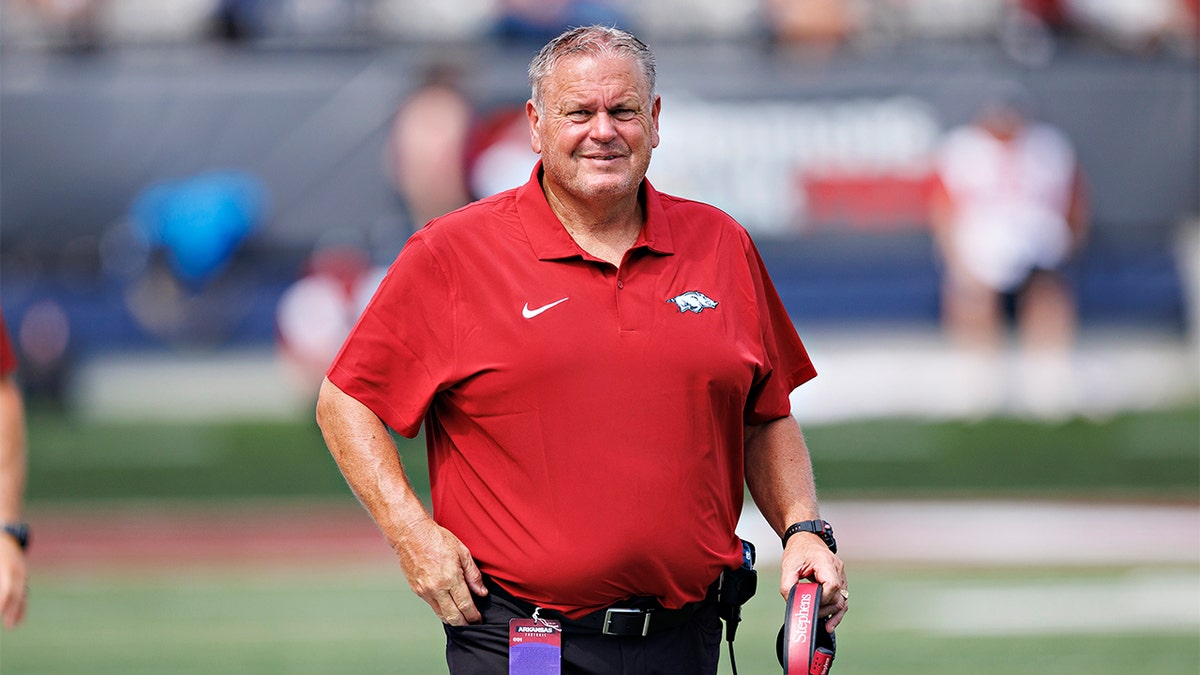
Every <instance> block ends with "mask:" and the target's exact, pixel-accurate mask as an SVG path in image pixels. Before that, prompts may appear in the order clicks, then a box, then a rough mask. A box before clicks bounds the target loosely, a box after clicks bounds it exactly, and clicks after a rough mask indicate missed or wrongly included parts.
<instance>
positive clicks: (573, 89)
mask: <svg viewBox="0 0 1200 675" xmlns="http://www.w3.org/2000/svg"><path fill="white" fill-rule="evenodd" d="M542 101H543V110H542V111H541V112H539V111H538V110H537V108H536V107H535V106H534V105H533V102H532V101H530V102H529V103H527V104H526V114H527V115H528V116H529V127H530V137H531V143H532V146H533V150H534V152H537V153H539V154H540V155H541V156H542V167H543V170H544V171H545V186H546V188H547V189H548V190H550V191H551V192H552V193H553V194H554V195H555V196H556V197H558V198H559V199H570V200H575V201H582V202H590V203H593V204H598V203H604V202H611V201H614V200H620V199H622V198H631V197H632V198H636V195H637V190H638V187H639V186H640V185H641V182H642V178H644V177H645V175H646V169H647V168H648V167H649V166H650V153H651V150H652V149H653V148H655V147H657V146H658V112H659V109H660V107H661V101H660V99H659V98H658V97H657V96H655V97H654V99H653V101H651V100H650V92H649V91H648V85H647V84H646V83H645V81H644V78H643V76H642V73H641V71H640V70H639V69H638V67H637V63H636V62H635V61H634V60H633V59H631V58H623V57H619V56H607V55H605V56H592V55H586V56H572V57H566V58H564V59H562V60H561V61H559V62H558V63H557V65H556V66H555V67H554V69H553V70H552V71H551V72H550V74H549V75H548V76H547V77H546V80H545V81H544V82H543V83H542Z"/></svg>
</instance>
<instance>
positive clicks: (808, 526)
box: [783, 519, 837, 553]
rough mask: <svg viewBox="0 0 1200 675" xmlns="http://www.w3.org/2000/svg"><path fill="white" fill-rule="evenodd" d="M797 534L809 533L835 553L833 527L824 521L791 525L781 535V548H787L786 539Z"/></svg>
mask: <svg viewBox="0 0 1200 675" xmlns="http://www.w3.org/2000/svg"><path fill="white" fill-rule="evenodd" d="M799 532H809V533H811V534H815V535H817V536H818V537H820V538H821V539H822V540H823V541H824V542H825V545H826V546H828V547H829V550H830V551H833V552H834V553H837V540H836V539H834V538H833V526H832V525H830V524H829V523H827V522H825V521H824V520H819V519H817V520H802V521H800V522H798V523H792V524H791V525H789V526H788V528H787V530H785V531H784V533H783V546H784V548H787V543H788V539H791V538H792V535H794V534H797V533H799Z"/></svg>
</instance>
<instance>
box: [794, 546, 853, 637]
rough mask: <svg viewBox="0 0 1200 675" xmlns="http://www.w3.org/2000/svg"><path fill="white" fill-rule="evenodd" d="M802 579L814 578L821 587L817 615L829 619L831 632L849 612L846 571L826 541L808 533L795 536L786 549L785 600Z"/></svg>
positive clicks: (827, 620)
mask: <svg viewBox="0 0 1200 675" xmlns="http://www.w3.org/2000/svg"><path fill="white" fill-rule="evenodd" d="M801 579H812V580H813V581H816V582H817V583H819V584H821V607H820V608H819V609H818V610H817V612H818V615H819V616H823V617H826V622H825V628H826V629H827V630H831V631H832V630H833V629H834V628H835V627H837V625H838V624H839V623H841V621H842V617H843V616H845V615H846V610H847V609H849V599H850V590H849V588H848V587H847V586H846V569H845V566H844V565H843V564H842V560H841V558H838V557H837V556H836V555H834V554H833V552H832V551H830V550H829V547H828V546H826V545H825V542H824V540H822V539H821V538H820V537H819V536H817V535H815V534H811V533H808V532H801V533H798V534H796V535H793V536H792V537H791V538H790V539H788V543H787V548H785V549H784V550H783V574H782V578H781V579H780V585H779V593H780V595H782V596H783V597H784V598H786V597H787V596H788V593H789V592H790V591H791V590H792V586H794V585H796V582H798V581H800V580H801Z"/></svg>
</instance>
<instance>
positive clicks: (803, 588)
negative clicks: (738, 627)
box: [775, 581, 837, 675]
mask: <svg viewBox="0 0 1200 675" xmlns="http://www.w3.org/2000/svg"><path fill="white" fill-rule="evenodd" d="M820 606H821V584H818V583H813V582H806V581H801V582H798V583H797V584H796V585H794V586H792V590H791V591H789V592H788V599H787V612H786V614H784V617H783V626H782V627H781V628H780V629H779V638H778V640H776V645H775V647H776V651H777V653H778V656H779V665H781V666H783V673H784V675H828V673H829V670H830V668H831V667H832V666H833V657H834V654H835V653H836V652H837V640H836V639H835V638H834V635H833V633H832V632H830V631H828V630H826V629H825V619H824V618H823V617H819V616H817V608H818V607H820Z"/></svg>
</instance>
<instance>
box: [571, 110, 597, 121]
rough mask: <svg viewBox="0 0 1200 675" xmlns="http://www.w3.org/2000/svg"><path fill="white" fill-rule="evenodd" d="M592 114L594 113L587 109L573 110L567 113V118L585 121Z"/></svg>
mask: <svg viewBox="0 0 1200 675" xmlns="http://www.w3.org/2000/svg"><path fill="white" fill-rule="evenodd" d="M591 116H592V113H591V112H590V111H587V110H572V111H570V112H568V113H567V119H569V120H572V121H574V122H583V121H586V120H587V119H588V118H590V117H591Z"/></svg>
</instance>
